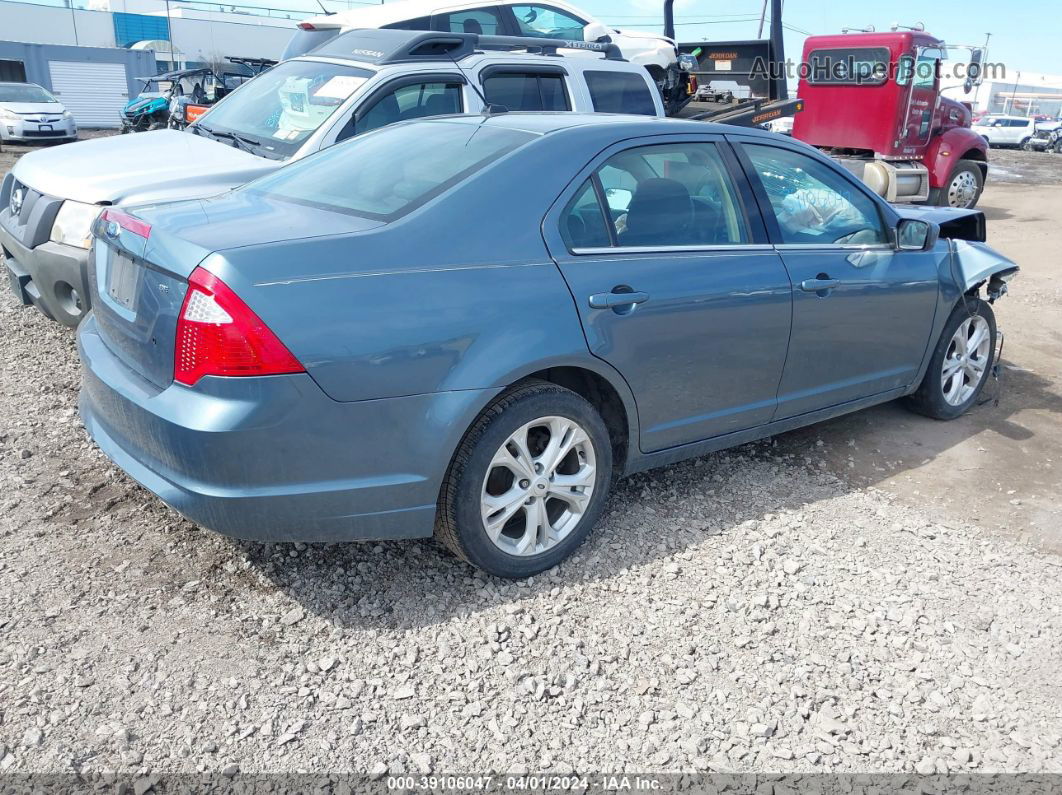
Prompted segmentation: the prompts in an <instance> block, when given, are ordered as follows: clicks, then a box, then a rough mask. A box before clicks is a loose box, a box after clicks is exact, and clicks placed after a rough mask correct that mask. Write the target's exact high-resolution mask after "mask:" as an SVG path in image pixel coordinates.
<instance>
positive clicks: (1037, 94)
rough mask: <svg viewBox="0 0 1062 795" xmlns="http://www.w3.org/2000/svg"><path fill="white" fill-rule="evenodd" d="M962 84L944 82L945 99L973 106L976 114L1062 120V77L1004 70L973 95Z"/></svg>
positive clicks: (992, 75) (986, 77)
mask: <svg viewBox="0 0 1062 795" xmlns="http://www.w3.org/2000/svg"><path fill="white" fill-rule="evenodd" d="M962 82H963V81H961V80H957V79H954V78H953V79H945V80H943V81H942V84H943V85H944V86H945V94H944V96H947V97H951V98H952V99H957V100H959V101H960V102H970V103H972V105H973V109H974V111H975V112H981V113H1002V114H1007V115H1015V116H1038V115H1044V116H1050V117H1051V118H1059V117H1062V76H1059V75H1044V74H1039V73H1036V72H1019V71H1010V70H1007V72H1006V73H1005V74H1004V73H1002V70H1000V72H997V73H996V74H990V73H986V74H985V79H984V82H982V83H981V85H979V86H977V88H975V89H974V90H973V91H972V92H970V93H969V94H964V93H963V91H962V88H961V85H962Z"/></svg>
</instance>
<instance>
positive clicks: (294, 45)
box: [280, 28, 342, 61]
mask: <svg viewBox="0 0 1062 795" xmlns="http://www.w3.org/2000/svg"><path fill="white" fill-rule="evenodd" d="M341 32H342V29H341V28H326V29H325V30H300V31H298V32H297V33H296V34H295V35H294V36H292V37H291V40H290V41H289V42H288V45H287V46H286V47H285V48H284V52H283V53H281V56H280V60H282V61H286V60H288V58H297V57H298V56H300V55H305V54H306V53H308V52H309V51H310V50H315V49H317V48H318V47H320V46H321V45H322V44H327V43H328V42H330V41H331V40H332V39H334V38H335V37H336V36H338V35H339V34H340V33H341Z"/></svg>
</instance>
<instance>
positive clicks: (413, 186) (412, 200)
mask: <svg viewBox="0 0 1062 795" xmlns="http://www.w3.org/2000/svg"><path fill="white" fill-rule="evenodd" d="M429 125H431V126H430V127H429ZM535 137H536V136H535V135H534V134H532V133H528V132H524V131H520V130H507V129H502V128H498V127H488V126H485V125H483V124H482V123H480V124H470V123H453V122H450V123H447V122H421V123H411V124H399V125H395V126H391V127H385V128H383V129H381V130H377V131H375V132H372V133H368V134H366V135H363V136H358V137H357V138H354V139H352V140H351V141H350V142H348V143H344V144H338V145H336V146H333V147H330V148H328V149H325V150H324V151H323V152H320V153H318V154H316V155H313V156H312V157H308V158H306V159H304V160H300V161H297V162H295V163H292V164H291V165H290V166H287V167H286V168H283V169H280V170H279V171H276V172H275V173H273V174H270V175H269V176H267V177H263V178H262V179H259V180H257V181H255V182H252V183H250V184H249V185H247V186H246V187H244V188H242V189H241V190H248V191H252V192H255V193H262V194H265V195H267V196H270V197H272V198H274V199H280V200H282V201H290V202H295V203H296V204H304V205H308V206H311V207H320V208H322V209H325V210H333V211H337V212H344V213H351V214H353V215H360V216H364V217H366V218H373V219H376V220H381V221H391V220H394V219H395V218H398V217H400V216H402V215H405V214H406V213H409V212H412V211H413V210H414V209H416V208H417V207H419V206H420V205H422V204H424V203H425V202H427V201H430V200H431V199H433V198H434V197H436V196H438V195H439V194H441V193H443V192H445V191H447V190H449V189H450V188H452V187H454V186H456V185H458V184H459V183H461V182H463V181H464V180H466V179H468V178H469V177H471V176H472V175H473V174H475V173H476V172H478V171H480V170H482V169H484V168H486V167H487V166H488V165H490V164H491V163H493V162H494V161H496V160H498V159H499V158H501V157H503V156H504V155H506V154H507V153H509V152H511V151H513V150H514V149H516V148H518V147H520V146H522V145H523V144H525V143H527V142H528V141H530V140H532V139H534V138H535Z"/></svg>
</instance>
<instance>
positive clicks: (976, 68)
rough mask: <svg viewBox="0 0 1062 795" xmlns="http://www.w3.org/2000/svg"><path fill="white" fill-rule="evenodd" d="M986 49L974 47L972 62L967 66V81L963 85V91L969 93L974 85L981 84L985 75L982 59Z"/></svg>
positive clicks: (971, 55) (971, 53)
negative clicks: (982, 68)
mask: <svg viewBox="0 0 1062 795" xmlns="http://www.w3.org/2000/svg"><path fill="white" fill-rule="evenodd" d="M984 57H985V51H984V50H982V49H979V48H978V49H974V50H971V51H970V63H969V64H967V66H966V82H965V83H963V85H962V90H963V93H965V94H969V93H970V92H971V91H973V90H974V87H976V86H979V85H981V82H982V81H983V80H984V75H983V73H982V70H981V61H983V60H984Z"/></svg>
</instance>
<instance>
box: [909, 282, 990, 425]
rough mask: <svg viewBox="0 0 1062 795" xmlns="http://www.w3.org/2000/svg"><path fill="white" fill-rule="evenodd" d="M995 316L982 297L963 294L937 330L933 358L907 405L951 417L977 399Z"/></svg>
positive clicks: (985, 374)
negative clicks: (939, 332)
mask: <svg viewBox="0 0 1062 795" xmlns="http://www.w3.org/2000/svg"><path fill="white" fill-rule="evenodd" d="M995 352H996V316H995V313H994V312H993V311H992V307H991V306H989V304H988V303H987V302H985V301H982V300H981V299H979V298H976V297H972V296H963V298H962V300H960V301H959V303H958V305H957V306H956V307H955V309H954V310H953V311H952V313H951V316H950V317H949V318H948V322H947V323H945V324H944V330H943V331H942V332H941V334H940V339H939V340H938V341H937V346H936V348H935V349H934V350H933V358H932V359H930V361H929V367H928V368H927V369H926V374H925V376H924V377H923V378H922V383H921V384H920V385H919V387H918V390H917V391H916V392H915V393H914V394H913V395H911V396H910V397H909V398H908V399H907V403H908V407H909V408H911V409H912V410H913V411H916V412H918V413H919V414H924V415H926V416H927V417H932V418H933V419H936V420H953V419H955V418H956V417H958V416H960V415H961V414H963V413H965V412H966V411H967V410H968V409H969V408H970V407H971V406H973V404H974V403H975V402H976V401H977V398H978V396H979V395H980V394H981V390H982V389H984V386H985V382H986V381H987V380H988V374H989V372H991V370H992V364H993V359H994V357H995Z"/></svg>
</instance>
